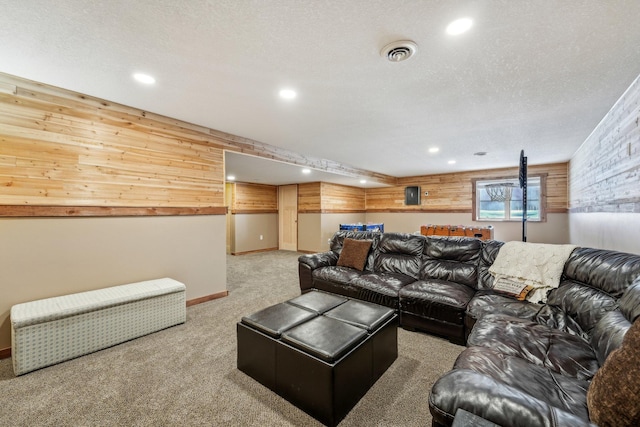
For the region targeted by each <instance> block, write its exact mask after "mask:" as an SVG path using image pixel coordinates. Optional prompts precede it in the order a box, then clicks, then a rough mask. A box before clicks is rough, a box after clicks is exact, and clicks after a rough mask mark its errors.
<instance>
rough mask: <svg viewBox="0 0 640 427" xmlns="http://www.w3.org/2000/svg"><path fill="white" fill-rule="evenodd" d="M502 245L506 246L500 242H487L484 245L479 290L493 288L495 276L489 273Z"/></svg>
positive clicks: (479, 271)
mask: <svg viewBox="0 0 640 427" xmlns="http://www.w3.org/2000/svg"><path fill="white" fill-rule="evenodd" d="M502 245H504V242H500V241H498V240H486V241H484V242H483V243H482V250H481V251H480V258H479V259H478V286H477V287H478V289H491V288H493V276H492V275H491V273H489V267H491V265H492V264H493V261H495V260H496V257H497V256H498V252H500V248H501V247H502Z"/></svg>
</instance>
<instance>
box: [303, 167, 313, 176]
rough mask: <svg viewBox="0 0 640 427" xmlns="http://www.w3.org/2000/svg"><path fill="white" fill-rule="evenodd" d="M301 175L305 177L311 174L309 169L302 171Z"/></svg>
mask: <svg viewBox="0 0 640 427" xmlns="http://www.w3.org/2000/svg"><path fill="white" fill-rule="evenodd" d="M302 173H303V174H305V175H309V174H310V173H311V169H306V168H305V169H302Z"/></svg>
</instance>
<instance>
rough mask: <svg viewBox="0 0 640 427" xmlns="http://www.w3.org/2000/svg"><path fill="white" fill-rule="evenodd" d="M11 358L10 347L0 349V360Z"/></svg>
mask: <svg viewBox="0 0 640 427" xmlns="http://www.w3.org/2000/svg"><path fill="white" fill-rule="evenodd" d="M9 357H11V347H8V348H0V359H8V358H9Z"/></svg>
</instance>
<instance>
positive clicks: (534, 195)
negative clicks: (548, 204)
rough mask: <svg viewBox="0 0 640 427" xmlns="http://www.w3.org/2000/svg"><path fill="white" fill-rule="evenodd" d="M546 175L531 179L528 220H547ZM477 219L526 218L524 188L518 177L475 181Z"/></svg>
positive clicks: (475, 211) (513, 219) (528, 189)
mask: <svg viewBox="0 0 640 427" xmlns="http://www.w3.org/2000/svg"><path fill="white" fill-rule="evenodd" d="M544 184H545V179H544V176H530V177H529V178H528V179H527V220H528V221H545V220H546V216H545V212H544V205H545V203H544V202H543V199H544ZM473 192H474V193H475V194H474V212H473V220H474V221H522V213H523V209H522V193H523V191H522V189H521V188H520V183H519V181H518V178H505V179H492V180H475V182H474V183H473Z"/></svg>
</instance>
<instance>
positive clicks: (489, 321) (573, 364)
mask: <svg viewBox="0 0 640 427" xmlns="http://www.w3.org/2000/svg"><path fill="white" fill-rule="evenodd" d="M467 344H468V345H470V346H474V345H477V346H481V347H485V348H492V349H494V350H497V351H499V352H500V353H503V354H505V355H508V356H514V357H519V358H521V359H524V360H526V361H528V362H530V363H532V364H534V365H538V366H543V367H546V368H549V369H551V370H553V371H555V372H558V373H561V374H562V375H565V376H568V377H572V378H576V379H581V380H590V379H591V378H592V377H593V375H595V373H596V371H597V370H598V368H599V367H600V365H599V363H598V360H597V357H596V355H595V353H594V351H593V348H592V347H591V346H590V345H589V343H588V342H587V341H585V340H583V339H582V338H580V337H577V336H575V335H571V334H568V333H566V332H562V331H559V330H557V329H553V328H549V327H547V326H544V325H540V324H538V323H536V322H532V321H529V320H525V319H519V318H517V317H510V316H504V315H499V314H487V315H485V316H483V317H482V318H481V319H480V320H478V321H477V322H476V324H475V326H474V327H473V330H472V331H471V335H469V338H468V340H467Z"/></svg>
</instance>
